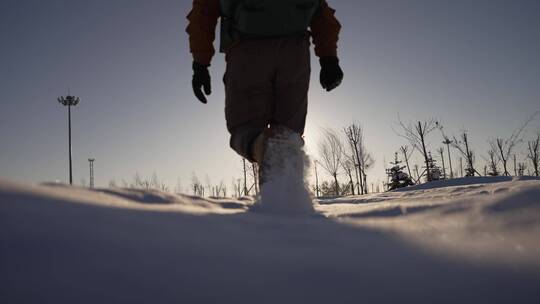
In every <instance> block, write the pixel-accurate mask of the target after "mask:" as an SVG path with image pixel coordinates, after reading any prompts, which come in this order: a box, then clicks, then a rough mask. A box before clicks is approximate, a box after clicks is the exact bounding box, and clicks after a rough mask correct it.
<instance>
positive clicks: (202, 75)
mask: <svg viewBox="0 0 540 304" xmlns="http://www.w3.org/2000/svg"><path fill="white" fill-rule="evenodd" d="M209 66H210V65H204V64H200V63H198V62H196V61H193V80H192V81H191V84H192V86H193V93H195V96H197V99H198V100H199V101H200V102H202V103H204V104H206V103H207V102H208V101H207V100H206V96H205V94H206V95H210V94H212V88H211V85H210V73H209V72H208V67H209ZM203 89H204V93H203Z"/></svg>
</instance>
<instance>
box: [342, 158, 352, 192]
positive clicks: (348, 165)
mask: <svg viewBox="0 0 540 304" xmlns="http://www.w3.org/2000/svg"><path fill="white" fill-rule="evenodd" d="M352 159H353V156H352V155H347V154H346V153H345V154H344V157H343V160H342V161H341V167H342V168H343V170H344V171H345V173H347V176H348V177H349V187H350V189H351V194H352V195H354V194H355V192H354V181H353V175H352V172H353V170H355V168H354V162H353V160H352Z"/></svg>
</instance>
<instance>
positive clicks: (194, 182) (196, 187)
mask: <svg viewBox="0 0 540 304" xmlns="http://www.w3.org/2000/svg"><path fill="white" fill-rule="evenodd" d="M191 189H192V190H193V195H197V196H204V186H203V184H202V183H201V182H200V181H199V178H198V177H197V175H196V174H195V173H193V175H192V176H191Z"/></svg>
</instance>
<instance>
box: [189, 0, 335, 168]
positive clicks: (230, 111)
mask: <svg viewBox="0 0 540 304" xmlns="http://www.w3.org/2000/svg"><path fill="white" fill-rule="evenodd" d="M334 12H335V11H334V10H333V9H332V8H330V7H329V6H328V4H327V1H326V0H194V1H193V9H192V11H191V12H190V13H189V15H188V17H187V18H188V20H189V26H188V27H187V32H188V34H189V40H190V49H191V53H192V54H193V60H194V61H193V71H194V75H193V90H194V93H195V95H196V96H197V99H199V100H200V101H201V102H202V103H206V102H207V99H206V95H210V94H211V81H210V73H209V71H208V67H209V66H210V62H211V59H212V57H213V55H214V53H215V50H214V47H213V42H214V39H215V29H216V25H217V22H218V19H220V18H221V51H222V52H223V53H225V55H226V62H227V69H226V73H225V76H224V77H223V81H224V83H225V91H226V99H225V116H226V120H227V128H228V130H229V132H230V134H231V139H230V145H231V147H232V148H233V149H234V150H235V151H236V152H237V153H238V154H240V155H241V156H243V157H244V158H246V159H248V160H250V161H252V162H256V163H258V164H259V165H260V166H261V167H262V168H264V165H263V164H262V163H263V160H264V159H265V158H266V156H265V150H266V143H267V141H268V140H269V139H272V138H284V137H283V136H282V134H283V133H284V132H285V133H293V134H296V136H298V137H301V135H302V134H303V132H304V126H305V122H306V114H307V105H308V98H307V96H308V89H309V80H310V72H311V68H310V38H312V40H313V43H314V45H315V54H316V55H317V56H318V57H319V58H320V64H321V73H320V82H321V85H322V87H323V88H324V89H326V90H327V91H331V90H333V89H335V88H336V87H337V86H339V85H340V84H341V81H342V79H343V72H342V70H341V68H340V66H339V60H338V57H337V42H338V36H339V32H340V29H341V25H340V24H339V22H338V20H337V19H336V18H335V17H334ZM280 134H281V135H280Z"/></svg>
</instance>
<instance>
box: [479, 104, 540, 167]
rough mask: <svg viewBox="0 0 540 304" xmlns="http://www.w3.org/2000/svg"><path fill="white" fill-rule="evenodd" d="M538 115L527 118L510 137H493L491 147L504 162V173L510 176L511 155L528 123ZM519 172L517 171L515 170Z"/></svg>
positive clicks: (520, 140) (521, 139)
mask: <svg viewBox="0 0 540 304" xmlns="http://www.w3.org/2000/svg"><path fill="white" fill-rule="evenodd" d="M537 115H538V113H535V114H533V115H532V116H531V117H529V119H527V120H526V121H525V122H524V123H523V124H522V125H521V126H519V127H518V128H517V129H515V130H514V131H513V132H512V134H511V135H510V137H508V138H502V137H497V138H495V139H492V140H491V141H490V142H489V144H490V145H491V149H492V150H493V151H497V156H498V157H499V160H500V161H501V162H502V165H503V169H504V173H503V174H504V175H505V176H509V175H510V173H509V172H508V159H509V158H510V155H512V152H513V150H514V148H515V147H516V146H517V145H518V144H519V143H520V142H522V141H523V138H522V134H523V131H524V130H525V128H526V127H527V125H528V124H529V123H530V122H531V121H533V120H534V119H535V117H536V116H537ZM515 167H516V165H515V163H514V170H515ZM515 173H517V172H515Z"/></svg>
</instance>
